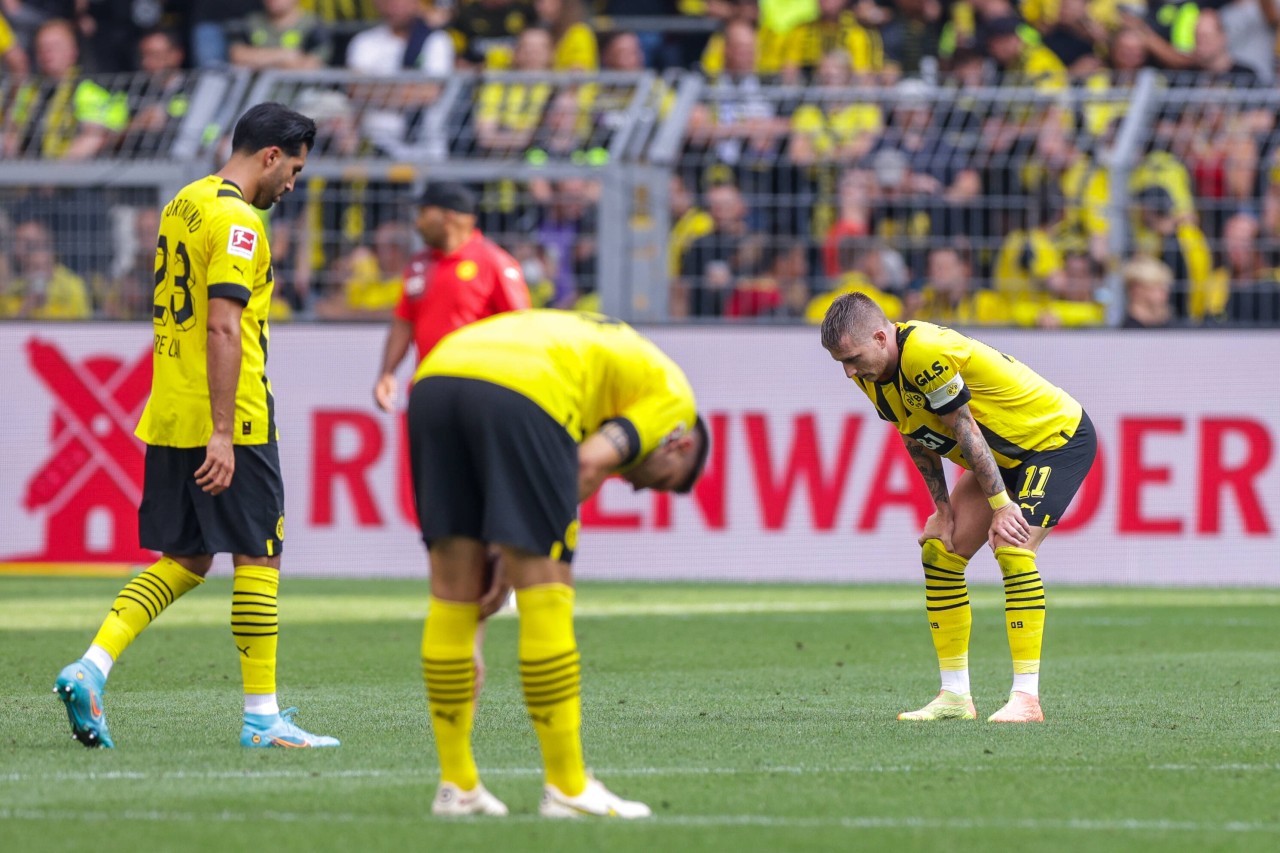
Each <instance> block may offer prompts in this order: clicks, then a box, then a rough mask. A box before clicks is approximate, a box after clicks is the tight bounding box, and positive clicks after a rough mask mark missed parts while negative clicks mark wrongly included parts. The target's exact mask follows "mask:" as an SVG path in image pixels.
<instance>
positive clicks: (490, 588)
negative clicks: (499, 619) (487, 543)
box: [480, 549, 511, 619]
mask: <svg viewBox="0 0 1280 853" xmlns="http://www.w3.org/2000/svg"><path fill="white" fill-rule="evenodd" d="M510 594H511V583H510V582H509V581H508V580H507V571H506V568H505V566H504V565H503V562H502V554H501V553H499V552H498V551H497V550H496V549H495V550H493V551H490V552H489V555H488V557H487V558H486V559H485V587H484V594H483V595H481V596H480V618H481V619H488V618H489V617H490V616H492V615H493V614H495V613H497V612H498V611H499V610H501V609H502V605H503V604H505V603H506V601H507V596H509V595H510Z"/></svg>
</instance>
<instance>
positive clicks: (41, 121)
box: [0, 18, 129, 160]
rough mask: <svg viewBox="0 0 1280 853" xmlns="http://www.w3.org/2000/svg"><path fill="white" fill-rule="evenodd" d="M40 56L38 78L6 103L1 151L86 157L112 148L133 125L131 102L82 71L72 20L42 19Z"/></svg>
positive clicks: (37, 40) (4, 153) (37, 42)
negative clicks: (127, 128) (130, 113)
mask: <svg viewBox="0 0 1280 853" xmlns="http://www.w3.org/2000/svg"><path fill="white" fill-rule="evenodd" d="M35 57H36V75H35V77H34V78H33V79H32V80H30V81H28V82H25V83H22V84H21V85H19V86H18V87H17V88H16V89H15V90H14V92H13V93H12V96H11V97H12V101H11V102H10V103H8V104H6V105H5V122H4V124H5V129H4V136H3V139H2V143H3V144H2V145H0V155H2V156H5V157H15V156H19V155H21V154H26V155H29V156H38V157H41V158H43V159H47V160H48V159H64V160H86V159H89V158H92V157H97V156H99V155H101V154H103V153H105V152H106V151H108V150H109V149H110V148H111V146H112V145H114V144H115V143H116V142H117V141H118V140H119V137H120V134H121V132H123V131H124V129H125V125H126V124H128V121H129V105H128V101H127V99H126V98H125V96H124V95H115V94H112V93H111V92H108V91H107V90H106V89H104V88H102V87H101V86H99V85H98V84H97V83H95V82H93V81H92V80H87V79H85V78H84V77H83V76H82V75H81V73H80V67H79V62H80V48H79V46H78V44H77V41H76V31H75V29H74V28H73V27H72V25H71V23H70V22H69V21H65V20H63V19H61V18H53V19H51V20H48V21H45V22H44V23H43V24H41V25H40V28H39V29H38V30H36V35H35Z"/></svg>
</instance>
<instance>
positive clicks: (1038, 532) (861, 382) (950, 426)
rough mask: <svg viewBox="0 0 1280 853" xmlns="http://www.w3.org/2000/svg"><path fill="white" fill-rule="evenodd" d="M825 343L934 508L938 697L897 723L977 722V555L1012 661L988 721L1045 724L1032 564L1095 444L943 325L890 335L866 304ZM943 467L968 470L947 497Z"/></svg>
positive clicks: (1035, 378)
mask: <svg viewBox="0 0 1280 853" xmlns="http://www.w3.org/2000/svg"><path fill="white" fill-rule="evenodd" d="M822 345H823V347H825V348H826V350H827V351H828V352H829V353H830V354H831V357H832V358H834V359H835V360H836V361H838V362H840V363H841V365H843V367H844V372H845V375H846V376H848V377H849V378H850V379H852V380H854V381H855V382H857V383H858V387H859V388H861V389H862V391H863V393H865V394H866V395H867V397H868V398H869V399H870V400H871V403H872V405H874V406H875V409H876V413H877V414H879V416H880V418H881V419H882V420H886V421H889V422H890V423H892V424H893V425H894V426H895V427H896V428H897V430H898V432H899V433H901V434H902V440H903V442H904V443H905V444H906V447H907V451H908V452H909V453H910V454H911V459H912V460H913V461H914V462H915V465H916V468H917V469H919V471H920V475H921V476H922V477H924V481H925V483H926V485H928V487H929V493H930V495H932V496H933V501H934V504H935V506H936V507H937V509H936V511H935V512H934V513H933V515H931V516H930V517H929V519H928V521H926V522H925V526H924V531H923V532H922V533H921V534H920V539H919V542H920V546H921V549H922V550H921V561H922V563H923V565H924V576H925V609H926V611H927V614H928V618H929V627H930V629H931V630H932V633H933V644H934V647H935V649H936V650H937V653H938V665H939V669H940V670H941V672H942V689H941V691H940V692H939V693H938V696H937V697H936V698H935V699H934V700H933V701H932V702H930V703H929V704H927V705H925V706H924V707H923V708H921V709H919V710H917V711H909V712H906V713H903V714H900V715H899V716H898V719H900V720H941V719H947V718H958V719H968V720H972V719H975V718H976V717H977V710H976V709H975V708H974V705H973V699H972V696H971V694H970V689H969V630H970V627H971V625H972V623H973V614H972V611H971V610H970V607H969V589H968V587H967V585H966V584H965V567H966V566H967V565H968V563H969V559H970V558H971V557H972V556H973V555H974V554H976V553H977V551H978V549H979V548H981V547H982V546H983V544H984V543H985V544H988V545H990V546H991V548H992V550H993V551H994V552H995V556H996V561H997V562H998V563H999V564H1000V573H1001V574H1002V575H1003V576H1004V592H1005V624H1006V629H1007V631H1008V635H1009V649H1010V652H1011V653H1012V656H1013V690H1012V691H1011V693H1010V696H1009V702H1008V704H1006V705H1005V706H1004V707H1003V708H1001V709H1000V710H999V711H997V712H996V713H994V714H992V715H991V716H990V717H989V718H988V720H989V721H990V722H998V723H1029V722H1041V721H1043V720H1044V713H1043V711H1042V710H1041V708H1040V650H1041V643H1042V639H1043V632H1044V617H1045V596H1044V585H1043V584H1042V583H1041V580H1040V571H1039V568H1038V567H1037V565H1036V553H1037V551H1038V550H1039V548H1040V545H1041V543H1042V542H1044V539H1045V537H1046V536H1048V535H1049V531H1050V530H1051V529H1053V527H1054V526H1055V525H1056V524H1057V523H1058V521H1059V520H1060V519H1061V518H1062V513H1063V512H1065V511H1066V508H1067V506H1068V504H1070V503H1071V500H1072V498H1073V497H1075V494H1076V491H1077V490H1078V489H1079V488H1080V484H1081V483H1082V482H1084V478H1085V475H1086V474H1088V473H1089V468H1090V466H1091V465H1092V464H1093V459H1094V456H1095V455H1096V453H1097V437H1096V435H1095V434H1094V431H1093V424H1092V422H1091V421H1090V420H1089V416H1088V415H1087V414H1086V413H1085V411H1084V409H1083V408H1081V406H1080V404H1079V403H1078V402H1076V401H1075V400H1074V399H1073V398H1072V397H1071V396H1070V395H1069V394H1067V393H1066V392H1065V391H1063V390H1062V389H1061V388H1058V387H1056V386H1054V385H1051V384H1050V383H1048V382H1046V381H1045V380H1044V379H1043V378H1041V377H1040V376H1039V375H1037V374H1036V373H1035V372H1034V371H1032V370H1031V368H1029V367H1027V366H1026V365H1024V364H1022V363H1020V362H1018V361H1017V360H1015V359H1014V358H1012V357H1010V356H1007V355H1005V354H1003V353H1001V352H998V351H996V350H994V349H992V348H991V347H989V346H987V345H986V344H984V343H981V342H980V341H976V340H974V339H972V338H969V337H966V336H964V335H962V334H960V333H958V332H954V331H952V330H951V329H948V328H946V327H943V326H935V325H933V324H931V323H920V322H910V323H891V322H889V320H888V319H886V317H885V315H884V312H883V311H881V310H880V308H879V307H878V306H877V305H876V304H875V303H874V302H872V301H871V300H870V299H868V298H867V297H866V296H863V295H862V294H856V293H854V294H846V295H845V296H841V297H840V298H838V299H837V300H836V301H835V302H834V303H832V305H831V307H830V308H829V309H828V310H827V315H826V317H825V319H824V320H823V321H822ZM944 456H945V457H946V458H948V459H950V460H951V461H953V462H955V463H956V464H958V465H961V466H963V467H964V468H966V469H967V470H966V471H965V472H964V473H963V474H961V475H960V477H959V479H957V481H956V484H955V486H954V488H952V489H951V490H950V493H948V490H947V479H946V473H945V472H944V471H943V467H942V457H944Z"/></svg>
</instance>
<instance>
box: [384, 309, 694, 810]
mask: <svg viewBox="0 0 1280 853" xmlns="http://www.w3.org/2000/svg"><path fill="white" fill-rule="evenodd" d="M414 381H415V384H414V386H413V391H412V392H411V393H410V396H409V456H410V465H411V468H412V473H413V481H414V491H415V494H416V497H417V502H418V517H419V520H420V522H421V525H422V536H423V540H424V541H425V542H426V543H427V547H428V552H429V555H430V562H431V607H430V610H429V611H428V614H427V622H426V627H425V629H424V631H423V638H422V672H423V679H424V681H425V682H426V687H427V703H428V707H429V710H430V713H431V727H432V730H433V731H434V733H435V739H436V748H437V751H438V752H439V757H440V777H441V778H440V787H439V789H438V790H437V792H436V797H435V801H434V802H433V803H432V811H433V812H434V813H435V814H438V815H468V814H489V815H503V814H506V813H507V807H506V806H505V805H503V803H502V802H501V801H499V800H498V799H497V798H496V797H494V796H493V795H492V794H490V793H489V792H488V791H487V790H485V788H484V786H483V785H482V784H481V783H480V776H479V772H478V770H477V769H476V763H475V759H474V757H473V755H472V751H471V726H472V716H473V713H474V711H475V699H474V689H475V672H476V671H475V662H474V660H473V658H472V647H473V645H474V638H475V633H476V626H477V625H478V624H479V621H480V618H481V607H480V602H481V599H482V597H484V596H485V593H486V589H485V585H486V582H485V577H484V573H485V553H486V547H487V546H488V545H497V546H498V547H499V549H500V551H501V553H502V565H503V566H504V567H505V571H506V573H507V575H508V576H509V578H510V580H511V582H512V584H513V585H514V586H515V590H516V601H517V604H518V607H519V611H520V639H519V656H520V680H521V682H522V684H523V686H524V697H525V704H526V705H527V706H528V710H529V717H530V719H532V721H533V726H534V729H535V730H536V732H537V735H538V740H539V742H540V743H541V746H542V759H543V764H544V766H545V769H546V784H545V787H544V789H543V796H542V803H541V806H540V809H539V810H540V811H541V813H542V814H543V815H544V816H546V817H577V816H579V815H599V816H603V817H623V818H638V817H647V816H648V815H649V813H650V812H649V807H648V806H646V805H645V804H644V803H637V802H631V801H628V800H624V799H622V798H621V797H618V796H617V795H615V794H613V793H612V792H610V791H609V790H608V789H607V788H605V786H604V785H602V784H601V783H600V782H598V781H596V780H595V779H593V778H591V777H589V776H588V775H587V773H586V770H585V767H584V765H583V759H582V743H581V739H580V737H579V728H580V723H581V716H582V706H581V700H580V693H579V681H580V673H581V669H580V665H579V659H578V648H577V642H576V640H575V639H574V634H573V599H574V594H573V587H572V573H571V570H570V563H571V561H572V560H573V551H574V547H575V545H576V544H577V539H578V518H577V516H578V503H579V502H580V501H582V500H585V499H586V498H588V497H590V496H591V495H592V494H594V493H595V491H596V490H597V489H598V488H599V487H600V484H601V483H603V482H604V480H605V478H606V477H608V476H609V475H610V474H611V473H613V472H615V471H618V472H620V473H621V474H622V476H623V477H624V478H625V479H626V480H627V481H629V482H630V483H631V484H632V485H633V486H634V487H635V488H636V489H646V488H648V489H657V490H660V491H675V492H687V491H689V490H690V489H691V488H692V487H693V484H694V482H695V481H696V480H697V478H698V476H699V474H701V472H702V466H703V465H704V463H705V461H706V457H707V450H708V435H707V430H706V427H705V425H704V424H703V422H702V420H701V419H700V418H698V416H697V412H696V407H695V403H694V398H693V391H692V390H691V389H690V387H689V382H688V380H687V379H686V378H685V375H684V372H683V371H681V369H680V368H679V366H677V365H676V363H675V362H674V361H672V360H671V359H670V358H668V357H667V356H666V355H665V354H664V353H663V352H662V351H661V350H660V349H658V347H656V346H655V345H654V344H652V343H650V342H649V341H648V340H646V339H645V338H643V337H641V336H640V335H639V334H638V333H637V332H636V331H635V330H633V329H632V328H631V327H630V326H627V325H624V324H623V323H620V322H618V321H616V320H611V319H609V318H607V317H602V316H599V315H591V314H578V313H573V312H566V311H520V312H515V313H509V314H499V315H497V316H494V317H490V318H488V319H485V320H481V321H479V322H477V323H474V324H472V325H470V326H466V327H464V328H462V329H460V330H459V331H456V332H454V333H453V334H451V335H449V336H448V337H447V338H445V339H444V340H443V341H441V342H440V343H439V344H438V345H437V346H436V347H435V349H433V350H432V351H431V352H430V354H429V355H427V357H426V358H425V359H424V360H423V362H422V364H421V365H420V366H419V367H418V370H417V373H416V375H415V377H414Z"/></svg>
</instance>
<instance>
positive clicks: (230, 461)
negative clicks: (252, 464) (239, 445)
mask: <svg viewBox="0 0 1280 853" xmlns="http://www.w3.org/2000/svg"><path fill="white" fill-rule="evenodd" d="M235 472H236V454H235V448H234V446H233V445H232V442H231V439H230V438H229V437H224V436H218V435H215V436H214V437H213V438H211V439H209V446H208V447H207V448H206V449H205V456H204V464H202V465H201V466H200V467H199V468H197V469H196V474H195V477H196V485H198V486H199V487H200V488H201V489H203V490H204V491H206V492H208V493H209V494H211V495H217V494H221V493H222V492H225V491H226V490H227V489H228V488H230V486H231V478H232V477H233V476H234V475H235Z"/></svg>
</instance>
